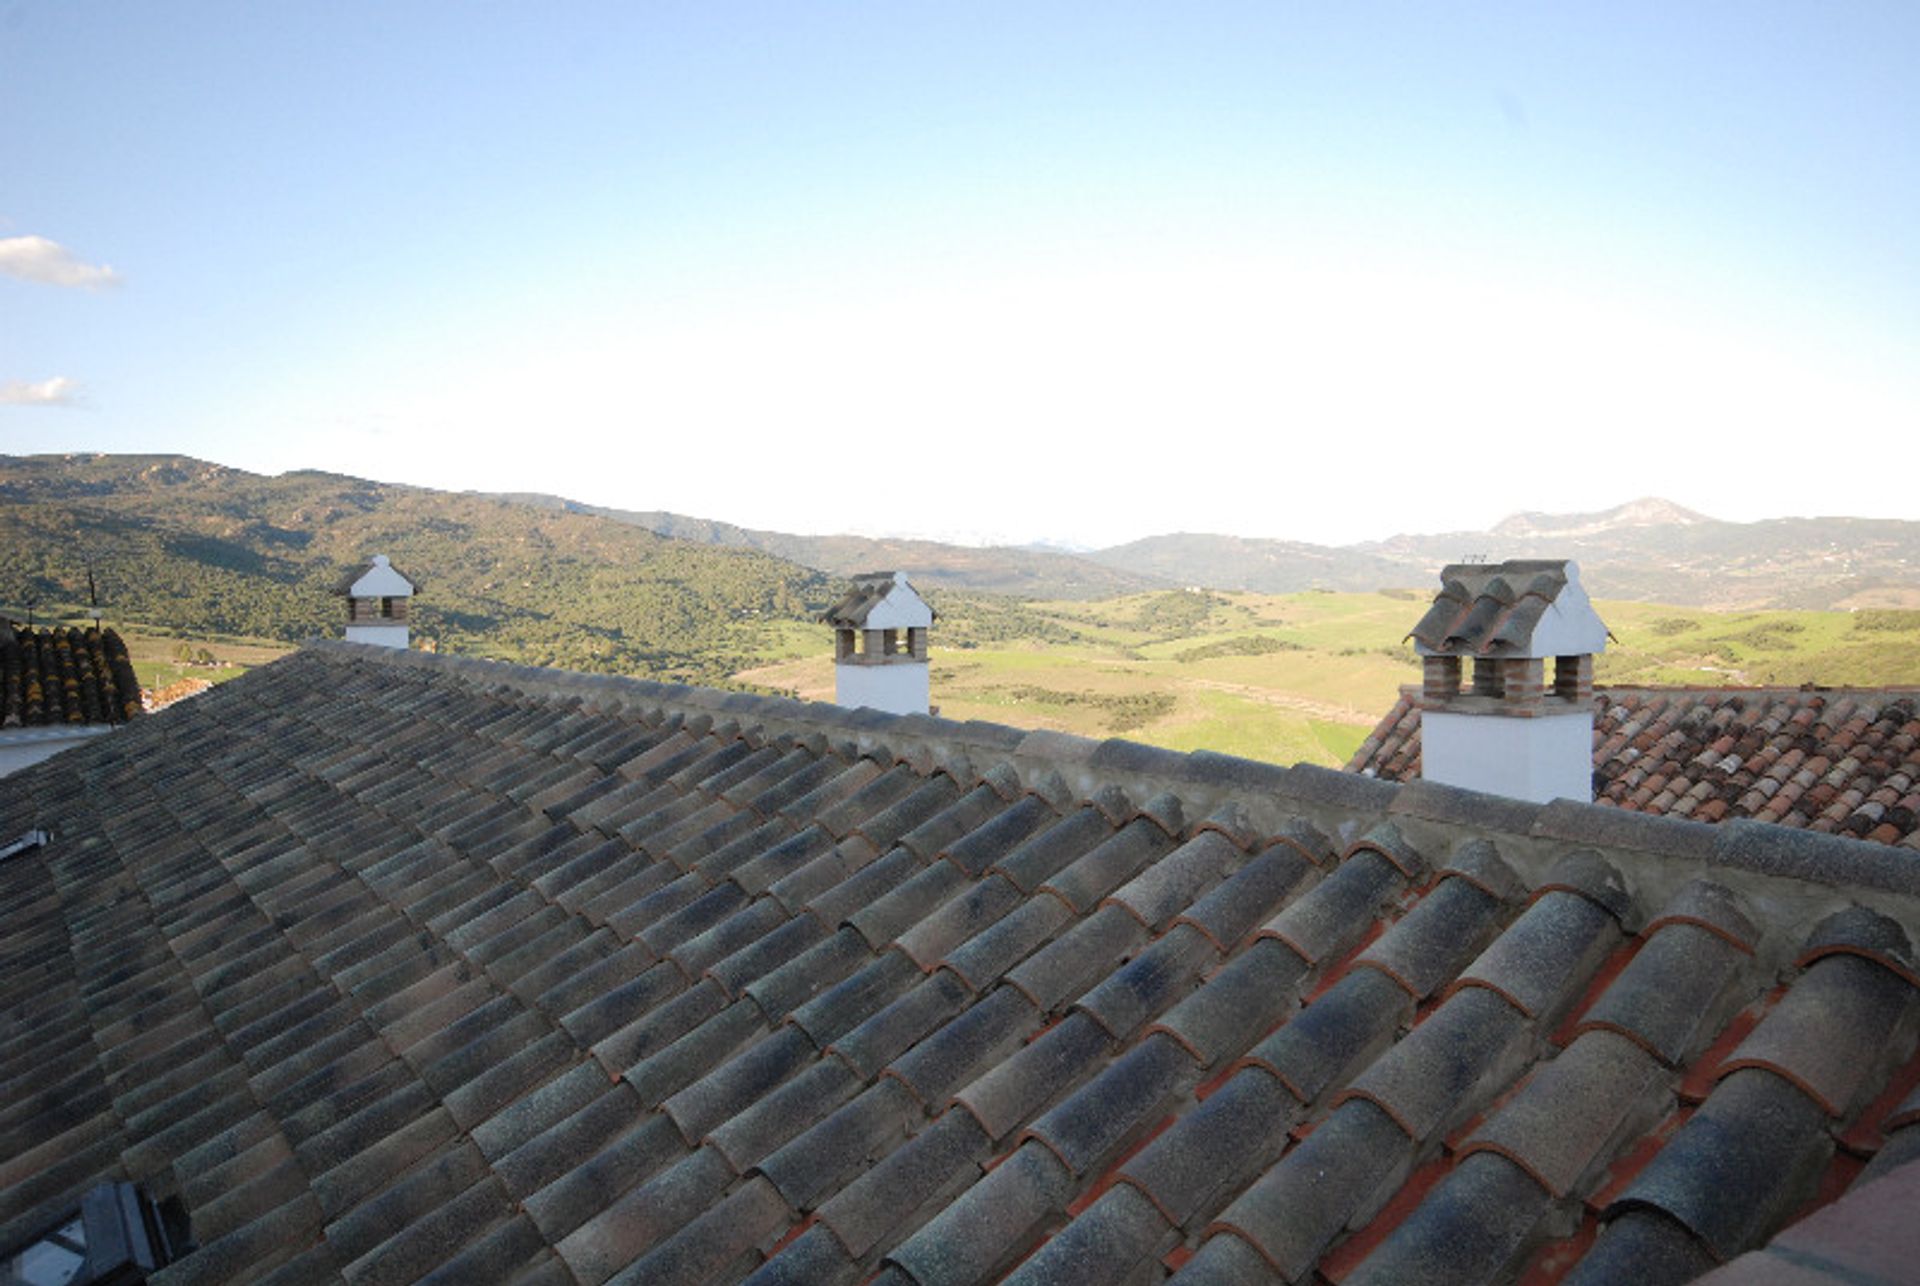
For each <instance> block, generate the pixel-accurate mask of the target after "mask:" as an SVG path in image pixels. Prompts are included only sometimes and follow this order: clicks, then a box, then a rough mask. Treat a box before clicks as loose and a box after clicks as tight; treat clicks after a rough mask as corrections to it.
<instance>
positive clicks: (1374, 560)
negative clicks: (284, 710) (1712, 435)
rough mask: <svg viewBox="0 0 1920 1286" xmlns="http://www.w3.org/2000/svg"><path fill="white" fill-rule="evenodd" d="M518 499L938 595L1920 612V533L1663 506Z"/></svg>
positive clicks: (1895, 525) (1871, 522)
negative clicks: (1570, 586) (1430, 525)
mask: <svg viewBox="0 0 1920 1286" xmlns="http://www.w3.org/2000/svg"><path fill="white" fill-rule="evenodd" d="M507 498H508V499H511V500H514V501H515V502H517V503H521V504H528V505H533V506H537V507H541V508H550V509H561V510H566V511H569V512H576V513H588V514H595V515H598V516H600V517H605V518H611V519H613V520H615V521H618V522H623V523H631V524H634V525H636V526H640V527H644V528H646V529H647V530H649V531H653V532H656V533H658V534H660V535H663V536H671V537H674V538H676V539H681V540H693V541H697V542H700V543H703V544H714V545H732V546H742V547H745V548H750V549H757V550H760V551H762V552H765V553H770V554H774V555H777V556H778V557H781V558H785V559H789V560H791V561H793V562H797V563H801V564H803V565H805V566H808V567H814V568H818V569H819V570H821V571H823V572H828V573H830V574H833V575H836V576H844V575H850V574H852V573H854V572H858V571H866V570H869V569H875V568H898V569H900V570H903V571H906V572H908V573H910V574H911V575H912V576H913V578H914V582H915V583H916V584H918V585H921V586H922V587H924V588H932V589H954V590H973V591H981V592H992V593H1000V594H1019V595H1024V596H1028V597H1033V598H1106V597H1110V596H1112V595H1116V594H1129V593H1138V592H1143V591H1147V590H1155V589H1167V588H1173V587H1180V586H1198V587H1202V588H1206V589H1230V590H1253V591H1257V592H1260V593H1268V594H1290V593H1297V592H1299V591H1301V590H1307V589H1331V590H1353V591H1364V590H1374V589H1380V588H1384V587H1390V586H1391V587H1407V586H1412V587H1415V588H1420V589H1425V588H1428V587H1431V586H1432V585H1433V584H1434V577H1435V574H1436V573H1437V572H1438V571H1439V569H1440V568H1441V567H1443V566H1445V565H1446V564H1447V563H1450V562H1458V561H1460V560H1462V559H1466V558H1486V559H1489V560H1494V561H1498V560H1500V559H1504V558H1573V559H1575V560H1577V561H1578V562H1579V563H1580V566H1581V572H1582V577H1583V579H1584V581H1585V583H1586V585H1587V587H1588V589H1589V590H1590V591H1591V592H1592V593H1594V594H1596V595H1598V596H1600V597H1603V598H1623V599H1633V600H1639V601H1644V602H1663V603H1674V604H1677V605H1681V606H1689V607H1718V608H1761V607H1779V608H1790V607H1793V608H1831V607H1836V606H1841V605H1846V604H1850V603H1852V602H1854V601H1856V600H1858V601H1865V602H1868V603H1875V604H1879V603H1884V604H1888V605H1893V604H1902V603H1904V604H1907V605H1920V522H1899V521H1893V520H1888V519H1871V518H1776V519H1769V520H1767V521H1763V522H1751V523H1735V522H1722V521H1720V520H1718V519H1715V518H1709V517H1707V516H1706V515H1704V514H1700V513H1696V512H1694V511H1693V510H1691V509H1686V508H1683V507H1682V506H1680V505H1676V504H1674V503H1672V502H1671V501H1667V500H1660V499H1654V498H1648V499H1641V500H1634V501H1630V502H1628V503H1626V504H1623V505H1619V506H1617V507H1615V508H1612V509H1606V510H1602V511H1600V512H1597V513H1581V514H1545V513H1520V514H1515V515H1513V516H1512V517H1510V518H1507V519H1505V520H1503V521H1501V522H1500V523H1498V524H1496V525H1495V526H1494V528H1493V530H1491V531H1477V532H1476V531H1456V532H1445V533H1439V534H1434V535H1401V536H1394V537H1392V538H1391V539H1389V540H1382V541H1370V542H1365V543H1362V544H1356V545H1341V546H1335V545H1316V544H1311V543H1307V542H1304V541H1293V540H1261V539H1254V538H1249V537H1243V536H1217V535H1205V534H1194V533H1184V532H1183V533H1178V534H1173V535H1165V536H1149V537H1147V538H1146V539H1144V540H1136V541H1131V542H1129V543H1127V544H1124V545H1115V546H1113V547H1112V548H1110V549H1098V550H1092V551H1089V552H1086V553H1082V554H1074V553H1067V552H1063V551H1059V550H1053V549H1044V548H1036V547H1034V546H1023V547H1018V548H1015V547H1010V546H1001V547H991V548H976V547H971V546H962V545H949V544H942V543H939V542H936V541H923V540H880V539H873V538H869V537H864V536H796V535H788V534H785V533H782V532H773V531H754V530H750V529H748V528H744V527H736V526H733V525H732V524H730V523H723V522H713V521H710V520H707V519H702V518H688V517H685V516H683V515H680V514H674V513H663V512H632V511H628V510H619V509H606V508H600V507H596V506H592V505H582V504H579V503H577V502H574V501H570V500H563V499H561V498H559V497H557V496H542V495H515V496H511V497H507Z"/></svg>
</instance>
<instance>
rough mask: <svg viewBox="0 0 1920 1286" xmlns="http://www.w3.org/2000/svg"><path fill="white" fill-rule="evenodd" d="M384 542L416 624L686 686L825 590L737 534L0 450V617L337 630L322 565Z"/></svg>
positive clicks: (543, 658) (455, 639) (473, 647)
mask: <svg viewBox="0 0 1920 1286" xmlns="http://www.w3.org/2000/svg"><path fill="white" fill-rule="evenodd" d="M374 553H385V554H388V555H389V556H391V557H392V559H393V561H394V564H395V565H396V566H398V567H400V568H401V569H403V570H405V571H407V572H408V573H409V574H411V575H412V576H414V577H416V578H418V579H419V580H420V581H421V582H422V584H423V591H424V592H423V593H422V594H421V596H420V600H419V603H418V606H417V610H416V614H415V622H416V632H417V633H419V634H421V635H423V636H425V637H429V638H433V639H435V640H437V641H439V642H440V643H442V644H443V645H448V646H451V647H454V648H456V649H458V650H460V651H464V652H470V653H477V654H481V655H490V656H496V657H503V658H507V659H514V660H522V661H527V662H530V663H534V664H541V665H562V666H567V667H570V668H574V669H588V670H612V671H617V672H623V673H628V674H634V673H643V674H653V675H656V676H660V677H671V678H678V679H686V680H692V681H698V682H705V683H713V682H719V681H722V680H724V679H725V678H726V677H727V676H728V675H730V674H732V673H734V672H735V671H737V670H738V669H740V668H742V667H743V665H744V664H745V658H746V656H747V655H748V653H749V652H751V651H752V650H753V649H754V647H755V646H756V644H757V643H759V642H761V641H763V640H760V639H758V638H756V637H755V634H756V631H758V630H759V629H761V628H762V622H765V621H767V620H770V619H771V620H782V619H784V620H806V619H810V618H811V617H812V616H813V615H814V614H815V613H816V612H818V611H820V610H821V609H822V608H823V607H824V606H825V605H826V603H827V602H829V601H830V600H831V596H832V592H833V587H832V585H831V584H830V583H829V581H828V579H827V577H826V576H824V575H822V574H821V573H819V572H816V571H812V570H809V569H807V568H804V567H800V566H797V565H795V564H794V563H791V562H787V561H785V560H783V559H779V558H775V557H773V556H771V555H768V554H763V553H760V552H757V551H755V550H751V549H731V548H719V547H715V546H711V545H698V544H692V543H689V542H687V541H680V540H670V539H667V538H665V537H662V536H658V535H655V534H654V533H653V532H651V531H647V530H643V529H642V528H640V527H637V526H633V525H631V524H626V523H619V522H614V521H611V520H608V519H604V518H595V517H592V516H589V515H584V514H573V513H564V512H541V511H540V510H537V509H534V508H531V507H529V506H527V505H521V504H513V503H510V502H507V501H504V500H497V499H489V498H486V497H483V496H475V495H470V494H461V493H456V492H446V491H431V490H428V489H426V488H422V487H404V486H396V485H393V484H390V483H381V482H369V481H365V480H363V479H360V478H349V477H344V476H342V475H339V474H332V473H319V472H314V471H300V472H294V473H285V474H281V475H279V476H277V477H262V476H261V475H259V474H254V473H247V472H244V471H242V470H239V469H229V468H226V467H224V466H221V465H217V464H208V463H206V462H204V461H200V460H194V459H190V458H188V457H185V456H177V455H154V456H134V455H69V456H25V457H22V456H0V615H17V616H24V615H26V614H27V613H28V612H30V611H35V612H37V613H38V614H39V615H40V616H41V618H42V619H47V618H50V617H58V616H66V617H72V616H74V615H77V614H80V613H83V612H84V611H85V610H86V608H87V606H88V596H89V587H88V576H89V571H91V573H92V577H93V580H94V587H95V588H96V589H97V591H98V593H99V597H100V602H101V604H102V605H103V607H104V608H105V609H106V611H107V617H108V620H109V621H110V622H112V623H115V624H119V625H122V626H126V625H135V626H146V627H148V628H153V629H159V630H166V631H176V632H180V633H185V634H188V635H190V636H207V635H220V634H232V635H246V636H250V637H254V638H267V639H280V640H285V641H288V642H293V641H297V640H299V639H302V638H306V637H308V636H311V635H316V634H318V635H325V636H333V637H337V636H338V634H339V631H340V620H341V607H340V603H339V600H338V599H336V598H334V597H333V595H332V593H331V592H330V591H331V589H332V587H333V585H334V583H335V581H336V580H337V578H338V576H339V574H340V572H341V571H342V570H344V569H346V568H348V567H351V566H354V565H356V564H359V563H361V562H363V561H364V560H365V559H366V558H367V557H368V556H369V555H371V554H374Z"/></svg>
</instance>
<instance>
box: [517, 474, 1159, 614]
mask: <svg viewBox="0 0 1920 1286" xmlns="http://www.w3.org/2000/svg"><path fill="white" fill-rule="evenodd" d="M501 498H502V499H506V500H511V501H514V502H515V503H517V504H524V505H531V506H533V507H535V508H539V509H550V510H561V511H564V512H567V513H582V514H593V515H595V516H597V517H601V518H611V519H613V520H615V521H617V522H624V523H630V524H632V525H633V526H636V527H643V528H645V529H646V530H648V531H651V532H653V533H655V534H656V535H661V536H669V537H672V538H673V539H675V540H689V541H694V542H696V543H699V544H706V545H724V546H731V547H736V548H744V549H757V550H759V551H760V552H762V553H767V554H772V555H774V556H775V557H776V558H784V559H786V560H787V561H789V562H795V563H799V564H801V565H802V566H805V567H814V568H818V569H819V570H820V571H823V572H828V573H831V574H832V575H835V576H852V575H855V574H857V573H859V572H865V571H874V570H876V569H880V568H886V569H889V570H891V569H895V568H898V569H900V570H902V571H906V572H909V573H911V574H912V576H913V583H914V584H915V585H917V586H919V587H920V588H921V589H936V590H938V589H945V590H964V591H969V592H972V593H978V594H1013V595H1017V596H1019V597H1022V598H1048V599H1062V598H1065V599H1088V598H1112V597H1114V596H1116V595H1120V594H1138V593H1142V592H1144V591H1146V590H1152V589H1167V588H1170V587H1171V586H1172V585H1173V583H1174V582H1172V581H1169V580H1166V579H1164V578H1162V577H1160V576H1157V575H1155V574H1153V573H1151V572H1141V571H1137V570H1129V569H1126V568H1121V567H1116V566H1112V565H1108V564H1105V563H1102V562H1098V561H1095V560H1094V559H1091V558H1086V557H1081V556H1078V555H1074V554H1068V553H1060V552H1057V551H1053V550H1047V549H1036V548H1033V547H1030V546H1014V545H991V546H978V547H976V546H971V545H950V544H944V543H942V542H940V541H933V540H905V539H883V538H877V537H870V536H849V535H839V536H796V535H791V534H789V533H786V532H779V531H757V530H754V529H752V528H748V527H737V526H735V525H734V524H732V523H729V522H716V521H714V520H712V519H708V518H689V517H687V516H685V515H684V514H676V513H666V512H662V511H658V510H655V511H645V512H643V511H635V510H629V509H608V508H605V507H602V506H599V505H588V504H582V503H580V502H579V501H576V500H567V499H564V498H562V497H560V496H547V495H536V494H530V493H525V492H516V493H511V494H507V495H504V496H502V497H501Z"/></svg>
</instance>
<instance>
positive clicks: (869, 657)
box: [821, 572, 933, 714]
mask: <svg viewBox="0 0 1920 1286" xmlns="http://www.w3.org/2000/svg"><path fill="white" fill-rule="evenodd" d="M821 619H822V620H823V621H825V622H826V623H827V624H828V625H831V626H832V627H833V637H834V647H833V660H834V684H833V699H834V702H835V703H836V704H838V705H843V706H847V707H849V708H852V707H855V706H869V707H871V708H873V709H875V710H884V711H886V712H887V713H888V714H925V713H927V707H928V702H929V701H930V700H931V698H932V690H933V689H932V680H931V678H930V677H929V665H928V661H927V630H928V629H929V628H930V627H931V626H932V625H933V609H932V608H931V607H928V606H927V603H926V600H925V599H923V598H921V597H920V595H918V594H916V593H915V592H914V589H913V586H911V585H909V584H908V583H907V578H906V577H905V576H902V575H901V574H900V573H898V572H867V573H865V574H864V575H860V576H855V577H854V578H853V589H852V591H851V592H850V593H848V595H847V596H846V597H845V598H843V599H841V600H840V601H839V602H838V603H836V604H834V606H833V607H832V609H831V610H829V611H828V612H827V614H826V615H825V616H823V617H822V618H821Z"/></svg>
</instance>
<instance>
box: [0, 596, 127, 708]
mask: <svg viewBox="0 0 1920 1286" xmlns="http://www.w3.org/2000/svg"><path fill="white" fill-rule="evenodd" d="M140 713H141V711H140V681H139V680H138V679H136V678H134V675H133V663H132V661H131V660H129V659H128V657H127V645H126V644H125V643H124V642H122V641H121V638H120V636H119V634H117V633H115V632H114V631H113V630H106V631H104V632H103V631H101V630H99V629H94V628H88V629H78V628H63V627H60V626H55V627H53V628H50V629H34V628H32V627H30V626H25V625H13V624H10V623H8V622H6V621H0V730H3V729H7V728H20V727H27V728H44V727H59V726H65V725H69V724H95V723H98V724H112V723H125V722H126V721H127V720H129V719H133V718H137V717H138V716H139V714H140Z"/></svg>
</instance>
